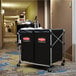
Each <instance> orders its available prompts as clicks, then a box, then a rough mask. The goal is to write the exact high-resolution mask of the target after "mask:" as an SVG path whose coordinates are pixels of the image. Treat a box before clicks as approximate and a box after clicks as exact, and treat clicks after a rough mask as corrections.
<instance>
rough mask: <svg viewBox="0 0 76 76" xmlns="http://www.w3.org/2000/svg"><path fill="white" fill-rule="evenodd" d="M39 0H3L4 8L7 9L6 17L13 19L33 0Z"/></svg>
mask: <svg viewBox="0 0 76 76" xmlns="http://www.w3.org/2000/svg"><path fill="white" fill-rule="evenodd" d="M34 1H37V0H2V8H3V9H4V10H5V14H4V16H5V18H6V19H10V18H11V19H13V18H15V17H17V15H19V14H20V13H22V12H25V10H26V9H27V7H29V6H30V5H31V2H34Z"/></svg>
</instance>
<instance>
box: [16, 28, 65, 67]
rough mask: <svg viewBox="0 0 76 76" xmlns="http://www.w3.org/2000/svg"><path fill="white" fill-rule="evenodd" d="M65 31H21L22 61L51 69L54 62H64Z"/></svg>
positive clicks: (20, 47) (20, 48)
mask: <svg viewBox="0 0 76 76" xmlns="http://www.w3.org/2000/svg"><path fill="white" fill-rule="evenodd" d="M64 33H65V31H64V30H63V29H31V30H30V29H28V30H20V32H19V35H20V40H21V44H20V46H19V50H20V53H21V55H20V59H19V63H18V64H17V66H20V64H21V61H25V62H26V63H29V64H34V65H40V66H46V67H51V66H52V64H53V63H54V62H57V61H60V60H63V61H62V65H64V63H65V60H64V59H63V57H64V56H63V55H64V50H65V47H64V45H65V41H64Z"/></svg>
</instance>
